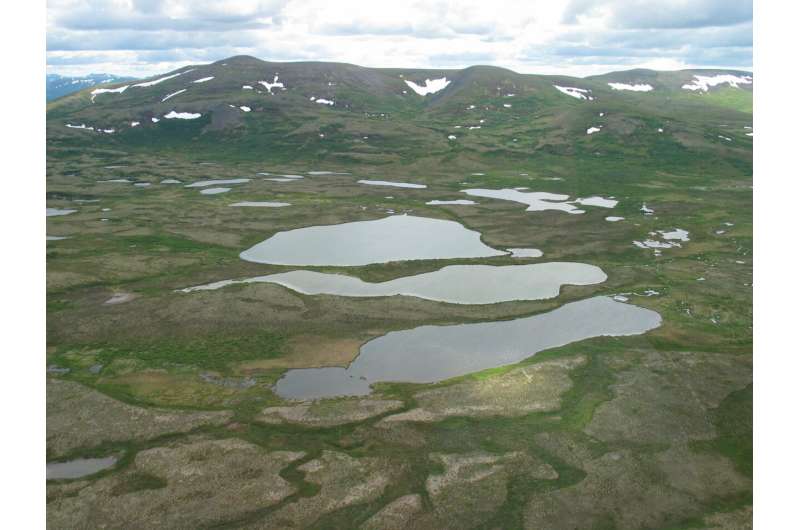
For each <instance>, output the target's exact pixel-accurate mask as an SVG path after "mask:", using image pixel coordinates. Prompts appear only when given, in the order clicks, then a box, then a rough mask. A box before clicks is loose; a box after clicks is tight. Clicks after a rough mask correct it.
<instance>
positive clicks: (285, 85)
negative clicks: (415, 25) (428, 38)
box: [47, 56, 752, 167]
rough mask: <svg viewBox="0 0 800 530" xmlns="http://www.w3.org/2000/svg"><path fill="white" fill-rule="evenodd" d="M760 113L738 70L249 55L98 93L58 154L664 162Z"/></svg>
mask: <svg viewBox="0 0 800 530" xmlns="http://www.w3.org/2000/svg"><path fill="white" fill-rule="evenodd" d="M437 80H438V81H437ZM698 80H699V81H698ZM426 83H428V84H426ZM428 87H429V88H428ZM558 87H561V88H558ZM637 87H638V88H637ZM689 87H692V88H691V89H690V88H689ZM751 108H752V77H751V74H749V73H747V72H739V71H722V70H684V71H678V72H656V71H651V70H630V71H624V72H614V73H609V74H604V75H601V76H594V77H588V78H571V77H564V76H543V75H525V74H518V73H515V72H512V71H510V70H506V69H502V68H497V67H489V66H473V67H469V68H465V69H463V70H421V69H396V68H395V69H376V68H364V67H359V66H355V65H350V64H340V63H314V62H305V63H304V62H298V63H274V62H265V61H261V60H259V59H256V58H253V57H247V56H238V57H231V58H229V59H225V60H221V61H218V62H215V63H212V64H208V65H197V66H189V67H185V68H181V69H178V70H175V71H172V72H168V73H165V74H164V75H161V76H157V77H154V78H150V79H147V80H144V81H139V82H135V83H134V82H128V81H125V82H118V83H110V84H104V85H102V86H98V87H91V88H86V89H84V90H81V91H79V92H76V93H74V94H70V95H67V96H65V97H62V98H60V99H58V100H56V101H53V102H51V103H50V104H49V105H48V112H47V116H48V138H49V140H50V146H51V148H58V147H63V148H75V147H83V146H87V145H92V146H94V147H101V148H102V147H107V148H115V147H121V146H124V148H125V149H131V150H137V149H141V148H144V149H148V150H153V149H155V150H157V151H162V152H179V151H183V150H185V149H186V148H187V147H188V146H192V151H193V153H194V155H195V156H197V157H199V158H203V157H209V158H210V159H211V158H213V159H220V157H222V158H226V157H235V158H236V159H267V160H273V161H276V162H286V161H290V160H296V159H298V158H302V159H309V160H325V161H328V162H331V163H347V162H352V161H358V162H361V163H367V164H376V165H384V164H391V163H404V164H411V163H417V162H418V161H419V160H422V159H425V160H429V161H430V162H431V163H449V162H452V161H454V160H455V159H456V158H458V160H460V161H462V162H463V161H469V163H471V164H476V163H477V164H480V163H485V162H491V163H493V164H496V163H497V162H498V161H521V160H528V159H530V158H531V157H544V158H547V157H549V156H559V157H561V156H568V157H576V156H577V157H580V156H585V155H587V154H588V155H590V156H592V157H593V158H598V157H599V158H604V157H605V158H608V157H610V158H612V159H613V158H619V157H628V158H635V160H629V162H635V163H636V164H643V165H645V166H647V165H648V163H649V162H650V161H652V162H657V164H658V165H659V167H663V164H665V163H666V164H670V165H673V166H674V165H675V164H677V165H682V164H685V163H687V162H690V159H703V158H704V157H705V156H707V155H708V154H710V153H714V154H715V155H717V154H719V155H721V156H722V158H723V159H724V158H725V157H726V156H728V155H729V154H730V153H731V152H732V151H739V152H740V153H739V154H740V155H741V154H742V152H743V151H748V152H749V150H750V149H751V147H752V139H751V138H750V137H748V136H747V135H746V134H747V133H748V132H749V129H745V128H744V127H749V126H751V125H752V112H751V111H749V110H750V109H751ZM720 127H723V128H725V129H726V130H728V131H729V134H721V133H720ZM590 128H595V129H599V131H598V132H596V133H594V134H587V130H589V129H590ZM739 158H740V157H739Z"/></svg>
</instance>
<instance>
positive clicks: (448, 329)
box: [274, 296, 661, 399]
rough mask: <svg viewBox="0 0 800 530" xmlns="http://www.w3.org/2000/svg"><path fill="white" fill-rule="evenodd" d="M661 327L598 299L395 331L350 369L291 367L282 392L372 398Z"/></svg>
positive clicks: (656, 320) (643, 314)
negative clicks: (396, 387) (401, 386)
mask: <svg viewBox="0 0 800 530" xmlns="http://www.w3.org/2000/svg"><path fill="white" fill-rule="evenodd" d="M660 325H661V316H660V315H659V314H658V313H656V312H655V311H651V310H649V309H644V308H641V307H638V306H635V305H631V304H626V303H622V302H617V301H614V300H612V299H611V298H609V297H605V296H597V297H594V298H588V299H586V300H581V301H578V302H572V303H569V304H566V305H563V306H562V307H559V308H558V309H555V310H553V311H549V312H547V313H542V314H539V315H534V316H530V317H525V318H518V319H514V320H507V321H499V322H481V323H477V324H457V325H451V326H421V327H418V328H413V329H409V330H404V331H393V332H390V333H387V334H386V335H383V336H381V337H378V338H376V339H373V340H371V341H369V342H367V343H366V344H364V345H363V346H362V347H361V351H360V353H359V355H358V357H356V359H355V360H354V361H353V362H352V363H351V364H350V366H348V367H347V368H341V367H326V368H301V369H293V370H289V371H287V372H286V373H285V374H284V375H283V377H281V379H279V380H278V382H277V383H276V384H275V388H274V390H275V392H276V393H277V394H278V395H279V396H281V397H283V398H286V399H317V398H328V397H335V396H353V395H365V394H369V393H370V391H371V390H370V384H372V383H378V382H389V381H395V382H413V383H434V382H437V381H442V380H444V379H449V378H451V377H457V376H460V375H465V374H469V373H472V372H478V371H481V370H486V369H488V368H495V367H498V366H504V365H508V364H514V363H518V362H520V361H522V360H523V359H526V358H528V357H530V356H531V355H534V354H536V353H537V352H540V351H542V350H546V349H549V348H555V347H559V346H564V345H566V344H569V343H571V342H575V341H579V340H584V339H589V338H593V337H601V336H625V335H639V334H642V333H644V332H646V331H649V330H651V329H654V328H657V327H658V326H660Z"/></svg>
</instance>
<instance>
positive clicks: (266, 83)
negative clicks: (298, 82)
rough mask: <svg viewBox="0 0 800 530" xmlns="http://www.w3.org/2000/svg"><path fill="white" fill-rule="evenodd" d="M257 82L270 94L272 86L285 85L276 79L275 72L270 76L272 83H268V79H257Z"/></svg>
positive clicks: (280, 86) (279, 86)
mask: <svg viewBox="0 0 800 530" xmlns="http://www.w3.org/2000/svg"><path fill="white" fill-rule="evenodd" d="M258 84H259V85H261V86H263V87H264V88H266V89H267V92H269V93H270V94H272V89H273V88H286V87H285V86H283V83H281V82H280V81H278V74H275V77H274V78H272V83H270V82H269V81H259V82H258ZM245 86H247V85H245ZM243 88H244V87H243Z"/></svg>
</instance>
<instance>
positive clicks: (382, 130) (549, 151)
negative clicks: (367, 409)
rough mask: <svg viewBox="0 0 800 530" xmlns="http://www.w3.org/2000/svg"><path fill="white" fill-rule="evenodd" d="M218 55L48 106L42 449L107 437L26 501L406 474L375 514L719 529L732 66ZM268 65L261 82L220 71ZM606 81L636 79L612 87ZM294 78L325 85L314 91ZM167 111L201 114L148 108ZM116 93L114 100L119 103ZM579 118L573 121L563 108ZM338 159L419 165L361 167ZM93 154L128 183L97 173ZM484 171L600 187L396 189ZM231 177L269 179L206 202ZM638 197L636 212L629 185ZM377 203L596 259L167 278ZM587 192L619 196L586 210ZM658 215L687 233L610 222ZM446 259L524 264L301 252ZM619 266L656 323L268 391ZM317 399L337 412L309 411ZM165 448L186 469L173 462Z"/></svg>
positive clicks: (143, 508)
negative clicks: (541, 199) (375, 344)
mask: <svg viewBox="0 0 800 530" xmlns="http://www.w3.org/2000/svg"><path fill="white" fill-rule="evenodd" d="M227 63H228V65H227V66H226V67H225V68H224V69H223V68H222V67H221V66H220V65H219V64H214V65H209V66H203V67H199V69H198V70H197V71H196V72H195V73H193V74H192V75H196V76H197V77H203V76H206V75H215V76H216V78H215V81H216V82H208V83H203V84H201V85H197V86H193V87H191V89H190V90H189V91H187V92H186V93H184V94H181V95H180V96H176V97H175V98H173V99H171V100H170V101H168V102H167V103H161V102H160V99H161V97H162V96H163V94H164V93H169V92H174V91H175V90H178V89H180V88H182V87H183V86H184V85H185V84H186V82H187V79H188V78H187V79H182V76H178V77H177V78H175V79H171V80H169V81H167V82H164V83H163V84H162V85H157V87H152V88H149V89H142V90H138V89H137V90H138V91H137V90H127V91H126V92H125V93H124V94H105V95H101V96H100V97H98V98H97V99H96V101H95V103H91V101H90V99H89V97H88V93H87V92H86V91H84V92H80V93H77V94H73V95H69V96H66V97H64V98H62V99H60V100H57V101H55V102H53V103H50V104H49V105H48V145H47V148H48V167H47V192H48V195H47V205H48V206H49V207H61V208H66V207H69V208H73V209H77V210H78V211H77V212H76V213H74V214H72V215H68V216H62V217H52V218H48V220H47V230H48V232H47V233H48V235H59V236H69V239H64V240H59V241H48V243H47V247H48V248H47V269H48V270H47V289H48V291H47V293H48V300H47V301H48V303H47V311H48V314H47V317H48V318H47V341H48V352H47V364H48V365H49V366H53V367H54V370H53V371H52V372H51V373H49V374H48V441H47V443H48V458H49V459H59V460H60V461H63V460H66V459H69V458H74V457H79V456H103V455H107V454H111V453H115V454H122V455H123V456H122V458H121V460H120V462H119V463H118V465H117V466H116V467H115V468H114V469H111V470H108V471H107V472H104V473H101V474H99V475H97V476H94V477H89V478H87V479H86V480H80V481H59V482H54V483H50V484H48V503H49V504H48V513H49V517H51V526H53V527H59V526H60V527H82V526H97V525H101V524H106V525H112V526H113V525H119V524H122V523H124V522H127V521H131V520H132V517H137V518H139V517H140V519H136V520H137V521H140V522H141V524H147V522H150V523H152V524H165V523H164V521H169V522H170V523H171V524H172V525H173V526H182V527H206V526H216V527H221V528H235V527H263V528H286V527H290V526H291V525H292V524H294V525H295V526H296V527H306V528H325V529H328V528H348V529H350V528H359V527H360V526H361V525H362V524H366V522H367V521H369V520H372V518H373V517H376V516H377V514H379V513H380V512H381V511H382V510H383V509H384V508H386V509H387V510H388V508H387V507H389V506H393V503H394V502H395V501H397V500H398V499H401V498H404V497H408V496H410V499H411V500H409V499H406V500H405V501H404V502H399V503H398V504H397V505H394V507H393V508H392V510H390V511H389V512H386V513H383V514H382V515H381V517H388V515H387V513H389V514H390V515H392V517H398V518H401V519H402V518H405V520H407V521H409V522H410V523H409V524H410V525H411V527H416V528H445V527H458V528H468V527H471V528H486V529H490V528H681V527H685V528H690V527H703V526H712V523H713V524H718V525H721V526H722V527H724V524H725V523H714V521H724V522H729V521H741V520H745V521H746V520H747V519H748V517H749V516H748V513H750V512H748V510H749V506H750V505H751V500H752V483H751V479H752V287H751V286H752V248H753V244H752V243H753V241H752V139H751V138H750V137H748V136H746V133H747V132H748V129H745V127H746V126H747V127H749V126H751V125H752V113H751V112H752V111H751V108H752V103H751V96H752V92H751V91H750V89H749V88H750V87H742V88H739V89H734V88H730V89H729V88H717V89H713V90H711V91H710V92H708V93H707V94H704V95H702V96H701V95H699V94H687V93H686V91H683V92H681V90H680V88H679V87H680V85H681V84H682V83H684V82H687V81H688V80H689V79H690V78H691V76H692V75H693V74H692V71H686V72H669V73H663V72H650V71H631V72H619V73H614V74H607V75H605V76H597V77H591V78H587V79H570V78H564V77H549V76H532V75H519V74H515V73H513V72H510V71H508V70H503V69H497V68H488V67H475V68H470V69H466V70H463V71H441V72H439V71H437V72H431V71H422V70H419V71H415V70H395V69H380V70H378V69H363V68H359V67H355V66H351V65H331V64H302V63H300V64H293V65H275V64H271V65H270V64H268V63H262V62H260V61H256V60H254V59H252V58H232V59H229V60H228V62H227ZM274 71H278V72H280V76H281V80H283V81H285V82H286V86H287V90H286V91H285V92H283V91H282V92H276V94H275V95H273V96H269V95H267V94H264V93H261V94H259V93H257V92H255V91H254V92H250V91H243V90H242V89H241V86H242V84H255V83H256V82H257V81H258V80H261V79H264V78H265V77H266V76H267V73H265V72H274ZM400 74H403V75H404V78H406V79H420V80H421V79H424V78H425V77H429V78H433V77H440V76H442V75H447V77H448V79H451V80H452V82H451V85H450V86H449V87H448V88H447V89H446V90H444V91H442V92H441V93H439V94H436V95H433V96H427V97H426V98H421V97H419V96H416V95H415V94H411V93H408V94H403V92H402V90H403V88H404V87H405V85H404V83H402V79H401V78H400V77H399V75H400ZM269 75H270V76H271V75H272V74H269ZM270 79H271V77H270ZM610 81H618V82H648V83H651V84H652V85H653V86H654V87H655V90H654V91H653V92H650V93H631V92H616V91H612V90H610V89H609V88H608V87H607V84H606V83H607V82H610ZM328 82H331V83H333V85H328V84H327V83H328ZM553 84H559V85H562V86H578V87H585V88H590V89H591V90H592V93H593V95H594V96H595V100H593V101H591V102H587V101H578V100H576V99H574V98H570V97H569V96H565V95H563V94H560V93H559V92H557V91H556V90H555V89H553V88H552V85H553ZM498 87H499V88H498ZM512 93H513V94H514V96H510V97H509V94H512ZM311 95H313V96H316V97H326V98H329V99H334V100H335V101H336V102H337V103H336V105H335V106H333V107H328V106H326V105H318V104H314V103H311V102H309V100H308V97H309V96H311ZM748 102H750V103H749V105H748ZM506 103H508V104H511V105H512V106H511V107H510V108H507V107H504V106H503V104H506ZM228 104H236V105H249V106H251V107H252V109H253V111H252V112H251V113H247V114H244V113H241V112H239V111H235V110H234V109H230V108H229V107H228V106H227V105H228ZM470 105H475V106H476V108H475V109H469V106H470ZM172 109H176V110H178V111H187V112H189V111H191V112H201V113H202V114H203V118H202V119H199V120H194V121H183V120H174V121H169V120H161V121H160V122H159V123H157V124H155V123H152V122H151V121H150V119H149V118H150V117H151V116H159V115H163V114H164V113H166V112H168V111H169V110H172ZM600 113H603V116H600ZM481 119H483V120H485V122H484V123H480V121H479V120H481ZM132 120H138V121H141V122H142V125H141V126H139V127H137V128H130V127H127V126H126V125H125V124H127V123H129V122H130V121H132ZM64 123H87V124H92V125H97V126H104V127H105V126H116V127H119V132H118V133H115V134H95V133H90V132H87V131H82V130H73V129H68V128H66V127H64ZM478 124H480V125H481V128H480V129H472V130H470V129H468V128H467V127H469V126H477V125H478ZM599 125H602V126H603V128H602V130H601V132H600V133H596V134H593V135H587V134H586V129H587V128H588V127H589V126H599ZM722 125H725V127H722ZM456 126H461V127H460V128H458V129H456V128H455V127H456ZM659 128H661V129H663V132H659V131H658V129H659ZM320 134H322V135H324V137H320ZM449 134H454V135H455V136H457V140H455V141H450V140H447V136H448V135H449ZM719 136H726V137H728V138H731V141H727V140H724V139H721V138H719ZM364 137H366V139H365V138H364ZM108 166H112V167H108ZM114 166H117V167H114ZM319 170H327V171H341V172H348V173H349V174H347V175H321V176H310V175H307V176H306V178H304V179H302V180H296V181H294V182H288V183H278V182H272V181H268V180H265V179H264V177H265V176H264V175H259V173H264V172H268V173H271V174H273V175H278V174H282V173H292V174H305V173H306V172H308V171H319ZM242 177H244V178H250V179H251V181H250V182H248V183H244V184H237V185H232V186H231V188H232V190H231V191H230V192H229V193H226V194H222V195H216V196H204V195H201V194H200V193H199V190H198V189H196V188H185V187H184V186H183V185H180V184H160V182H161V181H162V180H165V179H177V180H180V181H181V182H182V183H189V182H193V181H198V180H207V179H225V178H242ZM360 178H373V179H381V180H397V181H404V182H420V183H425V184H427V185H428V188H427V189H422V190H417V189H397V188H377V187H371V186H363V185H359V184H357V182H356V181H357V180H358V179H360ZM109 179H129V180H131V181H137V182H148V183H150V184H151V186H149V187H141V188H140V187H134V186H133V185H132V184H131V183H112V182H102V181H104V180H109ZM514 187H525V188H529V190H530V191H543V192H551V193H559V194H565V195H569V196H570V198H571V199H574V198H576V197H590V196H594V195H598V196H603V197H609V196H614V197H616V198H617V199H618V200H619V204H618V205H617V206H616V207H615V208H614V209H612V210H608V209H604V208H598V207H591V206H587V207H586V208H585V210H586V213H585V214H583V215H569V214H566V213H563V212H556V211H548V212H526V211H525V206H524V205H523V204H518V203H513V202H508V201H499V200H491V199H476V201H477V202H478V203H479V204H477V205H474V206H466V207H464V206H429V205H426V204H425V203H426V202H427V201H429V200H431V199H457V198H464V197H465V195H464V194H462V193H461V190H463V189H465V188H514ZM389 197H391V198H389ZM76 200H77V201H82V202H75V201H76ZM244 200H247V201H266V200H270V201H281V202H288V203H290V204H291V206H290V207H286V208H231V207H229V204H231V203H233V202H238V201H244ZM83 201H98V202H83ZM645 203H646V204H647V206H648V207H650V208H652V209H653V210H654V211H655V213H654V214H653V215H644V213H643V212H642V211H641V207H642V205H643V204H645ZM389 210H391V211H394V212H396V213H406V212H408V213H413V214H414V215H421V216H428V217H435V218H439V219H449V220H453V221H457V222H459V223H462V224H463V225H465V226H467V227H468V228H470V229H472V230H476V231H478V232H480V233H481V238H482V240H483V242H484V243H485V244H487V245H490V246H492V247H495V248H509V247H532V248H538V249H541V250H542V251H543V252H544V257H543V258H539V259H538V260H537V261H543V260H547V261H576V262H583V263H590V264H594V265H597V266H599V267H601V268H602V269H603V270H604V271H605V272H606V273H607V274H608V280H607V281H606V282H604V283H603V284H599V285H593V286H584V287H575V286H567V287H565V288H564V289H562V292H561V294H560V296H559V297H557V298H555V299H551V300H541V301H520V302H509V303H503V304H493V305H487V306H468V305H456V304H442V303H436V302H431V301H425V300H420V299H415V298H411V297H388V298H364V299H358V298H345V297H335V296H306V295H301V294H298V293H296V292H294V291H290V290H288V289H284V288H282V287H280V286H277V285H271V284H251V285H236V286H230V287H226V288H223V289H220V290H216V291H204V292H194V293H182V292H176V291H177V290H179V289H182V288H184V287H188V286H194V285H200V284H205V283H209V282H214V281H219V280H224V279H233V278H246V277H252V276H258V275H266V274H271V273H275V272H282V271H287V270H292V268H289V267H281V266H270V265H259V264H254V263H249V262H245V261H243V260H241V259H239V257H238V255H239V253H240V252H241V251H243V250H244V249H246V248H248V247H250V246H251V245H254V244H256V243H258V242H260V241H262V240H264V239H266V238H268V237H270V236H271V235H273V234H275V233H276V232H279V231H285V230H291V229H296V228H300V227H305V226H311V225H325V224H336V223H342V222H349V221H356V220H367V219H377V218H381V217H384V216H386V215H388V213H387V212H388V211H389ZM607 215H614V216H620V217H625V221H622V222H618V223H609V222H606V221H605V220H604V218H605V217H606V216H607ZM101 219H108V221H101ZM676 228H681V229H685V230H687V231H688V232H689V234H690V240H689V241H687V242H681V246H680V247H672V248H666V249H662V251H661V254H660V255H656V254H655V253H654V252H653V250H650V249H641V248H637V247H636V246H634V245H633V241H643V240H646V239H648V238H650V237H654V236H652V235H651V232H656V231H659V230H674V229H676ZM454 263H462V264H466V263H471V264H497V265H500V264H502V265H510V264H515V263H530V261H528V260H519V259H515V258H510V257H497V258H490V259H475V260H451V261H447V262H444V261H408V262H393V263H387V264H376V265H369V266H365V267H319V268H313V270H319V271H324V272H329V273H341V274H350V275H355V276H358V277H359V278H361V279H363V280H365V281H370V282H376V281H386V280H389V279H392V278H398V277H401V276H408V275H413V274H418V273H423V272H429V271H433V270H436V269H438V268H440V267H442V266H444V265H445V264H454ZM701 278H702V280H701ZM652 291H655V292H657V294H653V293H652ZM620 293H627V294H626V295H625V296H627V297H628V298H629V303H633V304H636V305H639V306H642V307H646V308H649V309H653V310H655V311H658V312H659V313H660V314H661V316H662V318H663V324H662V326H661V327H660V328H658V329H656V330H653V331H651V332H649V333H647V334H645V335H641V336H629V337H601V338H596V339H592V340H587V341H582V342H578V343H573V344H568V345H565V346H563V347H560V348H555V349H552V350H548V351H544V352H541V353H540V354H538V355H536V356H535V357H533V358H530V359H527V360H526V361H524V362H522V363H520V364H518V365H514V366H507V367H500V368H496V369H492V370H486V371H483V372H479V373H475V374H469V375H467V376H464V377H459V378H454V379H452V380H448V381H443V382H440V383H437V384H433V385H416V384H408V383H400V382H397V383H387V384H381V385H379V386H378V387H377V388H376V389H375V394H374V395H373V396H370V399H373V398H374V399H376V400H397V401H398V402H399V403H397V402H394V401H393V402H392V403H391V406H387V407H386V408H381V407H376V409H375V410H376V411H377V412H375V413H374V414H365V415H361V416H359V415H358V414H357V413H358V412H360V411H361V410H362V408H363V407H360V406H359V405H357V404H355V405H354V403H353V402H352V401H351V400H331V401H328V402H323V403H319V404H316V405H314V407H312V408H309V409H308V411H304V410H303V409H302V407H303V406H304V405H303V404H296V403H287V402H284V401H282V400H281V399H280V398H279V397H278V396H276V395H275V394H274V393H273V392H272V390H271V387H272V384H274V382H275V381H276V380H277V379H278V378H279V377H281V375H282V374H283V373H284V372H285V371H286V370H287V369H291V368H304V367H316V366H346V365H347V364H348V363H349V362H350V361H351V360H352V359H353V358H354V357H355V356H356V355H357V354H358V350H359V348H360V346H361V345H362V344H364V343H365V342H367V341H368V340H370V339H372V338H374V337H377V336H380V335H382V334H385V333H387V332H389V331H393V330H401V329H409V328H413V327H416V326H421V325H429V324H456V323H467V322H484V321H491V320H507V319H512V318H518V317H523V316H528V315H532V314H536V313H541V312H545V311H550V310H552V309H554V308H557V307H559V306H561V305H563V304H564V303H567V302H570V301H574V300H580V299H584V298H587V297H589V296H594V295H614V294H620ZM121 295H127V296H122V298H117V300H120V299H121V300H122V301H121V302H119V301H118V302H115V303H111V300H113V299H114V297H119V296H121ZM59 368H62V369H69V372H66V373H58V369H59ZM62 372H63V371H62ZM290 406H291V407H294V408H293V409H292V410H291V411H289V412H286V411H283V410H282V409H280V410H281V411H282V412H281V413H278V412H276V410H279V408H280V407H290ZM267 408H269V409H270V412H269V414H266V413H264V409H267ZM282 414H284V415H285V416H286V417H288V418H290V419H291V421H289V420H286V421H284V420H282V419H281V418H283V417H284V416H282ZM337 414H339V415H342V416H343V417H345V420H341V421H334V420H331V419H330V418H331V417H336V415H337ZM347 418H350V419H347ZM353 418H356V419H353ZM300 453H302V454H300ZM442 455H445V456H442ZM251 462H258V463H259V465H258V466H255V467H254V466H250V465H249V463H251ZM223 464H224V465H223ZM459 466H461V467H459ZM186 470H191V479H187V480H180V479H177V478H176V477H177V476H179V475H178V474H176V473H179V472H183V471H186ZM448 473H450V474H448ZM434 477H438V478H434ZM220 484H222V485H224V487H216V486H214V485H220ZM437 484H438V486H437ZM265 492H271V493H270V495H272V496H270V497H269V500H268V501H265V500H264V495H265ZM223 493H225V494H229V496H228V497H224V496H223V497H220V496H219V495H222V494H223ZM273 493H274V495H273ZM415 495H418V496H419V497H418V498H417V497H414V496H415ZM195 498H197V499H210V500H205V501H203V502H204V503H205V504H203V503H201V502H199V501H198V503H194V501H192V500H191V499H195ZM417 501H418V502H417ZM206 505H208V506H211V507H214V506H224V510H219V511H217V512H214V511H213V510H211V509H207V506H206ZM87 507H89V508H88V509H90V510H93V511H92V513H93V514H94V515H93V517H96V519H92V520H91V521H89V522H87V520H85V519H80V517H82V515H81V514H83V513H86V512H85V510H86V509H87ZM132 507H133V508H132ZM133 510H136V512H135V513H134V512H133ZM72 517H75V519H72ZM375 521H385V519H381V518H378V519H375V520H373V522H372V523H370V524H372V525H374V524H377V523H376V522H375ZM156 522H158V523H156ZM728 524H730V523H728ZM380 526H382V525H379V527H380Z"/></svg>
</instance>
